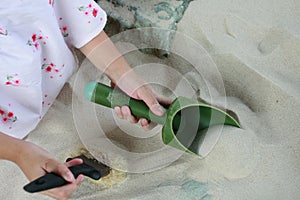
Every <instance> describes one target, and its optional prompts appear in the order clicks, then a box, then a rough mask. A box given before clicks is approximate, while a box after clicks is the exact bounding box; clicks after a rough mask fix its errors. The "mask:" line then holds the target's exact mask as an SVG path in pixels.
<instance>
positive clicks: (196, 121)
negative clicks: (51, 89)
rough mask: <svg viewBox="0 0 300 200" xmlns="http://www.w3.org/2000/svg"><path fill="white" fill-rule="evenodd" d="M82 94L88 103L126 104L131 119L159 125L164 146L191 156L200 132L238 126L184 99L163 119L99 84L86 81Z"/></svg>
mask: <svg viewBox="0 0 300 200" xmlns="http://www.w3.org/2000/svg"><path fill="white" fill-rule="evenodd" d="M84 94H85V97H86V98H87V99H88V100H90V101H92V102H95V103H97V104H100V105H103V106H106V107H110V108H114V107H115V106H124V105H127V106H129V108H130V110H131V112H132V114H133V115H134V116H136V117H139V118H145V119H148V120H151V121H153V122H156V123H158V124H162V125H163V129H162V140H163V142H164V144H167V145H170V146H173V147H175V148H177V149H180V150H183V151H186V152H189V153H192V154H197V152H196V151H195V150H193V149H192V148H190V146H191V144H192V143H193V141H194V139H195V138H196V137H198V135H197V134H199V133H200V132H201V131H202V130H205V129H207V128H209V127H210V126H213V125H223V124H224V125H231V126H235V127H240V124H239V123H238V121H237V120H235V119H234V118H233V117H232V116H230V115H229V114H227V113H226V112H224V111H222V110H220V109H218V108H216V107H213V106H211V105H208V104H204V103H201V102H198V101H197V100H193V99H188V98H186V97H178V98H176V99H175V100H174V101H173V102H172V104H171V105H170V106H169V108H168V109H167V110H166V113H165V114H164V115H163V116H157V115H155V114H153V113H152V112H151V111H150V109H149V108H148V106H147V105H146V104H145V103H144V102H143V101H141V100H136V99H133V98H130V97H129V96H127V95H126V94H125V93H123V92H121V91H120V90H117V89H113V88H111V87H108V86H106V85H104V84H102V83H97V82H89V83H88V84H87V85H86V87H85V90H84Z"/></svg>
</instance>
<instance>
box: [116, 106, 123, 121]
mask: <svg viewBox="0 0 300 200" xmlns="http://www.w3.org/2000/svg"><path fill="white" fill-rule="evenodd" d="M114 110H115V113H116V114H117V116H118V117H119V118H120V119H124V117H123V114H122V111H121V108H120V107H118V106H116V107H115V108H114Z"/></svg>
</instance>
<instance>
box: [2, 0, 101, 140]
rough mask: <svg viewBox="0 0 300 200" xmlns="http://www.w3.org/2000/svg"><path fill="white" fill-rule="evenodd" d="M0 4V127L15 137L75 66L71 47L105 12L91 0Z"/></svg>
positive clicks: (85, 38)
mask: <svg viewBox="0 0 300 200" xmlns="http://www.w3.org/2000/svg"><path fill="white" fill-rule="evenodd" d="M82 5H86V6H85V7H82ZM0 7H1V16H3V17H0V39H1V45H0V94H1V98H0V132H1V133H4V134H7V135H10V136H12V137H16V138H20V139H21V138H24V137H25V136H26V135H28V133H30V132H31V131H32V130H34V129H35V128H36V126H37V125H38V123H39V121H40V120H41V119H42V117H43V116H44V115H45V113H46V112H47V111H48V109H49V107H50V106H51V105H52V104H53V101H54V100H55V99H56V97H57V95H58V94H59V92H60V90H61V89H62V88H63V86H64V84H65V83H66V82H67V81H68V79H69V78H70V77H71V75H72V74H73V73H74V71H75V70H76V67H77V63H76V58H75V57H74V52H73V48H74V47H75V48H80V47H82V46H83V45H85V44H87V43H88V42H89V41H91V40H92V39H93V38H94V37H96V36H97V35H98V34H99V33H100V32H101V31H102V30H103V28H104V26H105V23H106V13H105V12H104V11H103V10H102V9H101V8H100V7H99V6H98V4H97V3H96V2H95V1H93V0H59V1H57V0H22V1H19V0H17V1H11V2H10V4H9V5H6V1H4V2H3V1H0ZM15 8H17V12H12V10H13V9H15ZM78 8H81V10H82V11H79V9H78ZM85 13H86V14H87V15H85ZM99 18H101V19H104V20H103V21H102V22H100V21H99ZM12 22H13V23H12ZM12 105H13V106H12Z"/></svg>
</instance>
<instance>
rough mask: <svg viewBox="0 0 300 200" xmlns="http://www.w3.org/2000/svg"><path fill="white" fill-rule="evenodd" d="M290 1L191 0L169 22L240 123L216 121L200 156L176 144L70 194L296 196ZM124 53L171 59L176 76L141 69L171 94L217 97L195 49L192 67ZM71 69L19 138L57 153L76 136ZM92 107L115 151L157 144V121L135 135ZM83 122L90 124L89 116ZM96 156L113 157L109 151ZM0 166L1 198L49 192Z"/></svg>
mask: <svg viewBox="0 0 300 200" xmlns="http://www.w3.org/2000/svg"><path fill="white" fill-rule="evenodd" d="M299 6H300V4H299V2H296V1H293V0H287V1H275V0H268V1H263V2H262V1H258V0H254V1H253V0H252V1H242V0H233V1H228V0H211V1H202V0H195V1H193V2H191V3H190V6H189V7H188V9H187V10H186V12H185V14H184V16H183V18H182V20H181V21H180V22H179V24H178V26H177V28H178V31H180V32H181V33H184V34H186V35H187V36H189V37H191V38H193V39H194V40H195V41H197V42H198V43H200V44H201V45H202V46H203V48H204V49H205V50H206V51H207V52H208V54H209V55H210V57H211V58H212V60H213V61H214V63H215V64H216V67H217V69H218V73H219V74H220V75H221V78H222V80H223V81H224V88H225V91H226V95H227V98H226V107H227V108H228V109H230V110H232V111H233V112H234V113H235V114H237V116H238V117H239V120H240V123H241V125H242V129H236V128H233V127H224V128H223V130H222V134H221V135H220V138H219V140H218V143H217V144H216V146H215V147H214V148H213V150H212V151H211V152H210V153H209V154H208V156H207V157H206V158H205V159H199V158H197V157H195V156H191V155H187V154H184V155H182V156H181V157H180V158H179V159H177V160H176V161H175V162H173V163H172V164H170V165H169V166H167V167H163V168H161V169H158V170H155V171H152V172H149V173H136V174H134V173H127V174H126V178H125V179H124V178H122V179H121V180H120V181H119V182H118V180H117V181H116V182H117V183H116V184H113V185H112V187H109V188H103V187H101V185H97V184H95V183H93V182H91V181H89V180H85V182H84V184H82V187H80V188H79V190H78V191H77V192H76V193H75V194H74V197H73V199H103V200H105V199H124V200H125V199H135V200H148V199H149V200H150V199H179V200H183V199H191V200H193V199H195V200H196V199H197V200H198V199H205V200H207V199H222V200H235V199H236V200H239V199H288V200H294V199H299V197H300V192H299V189H298V186H299V184H300V176H299V175H300V169H299V165H300V137H299V132H300V123H299V117H300V114H299V110H300V92H299V89H300V82H299V80H300V79H299V75H300V65H299V63H300V62H299V61H300V60H299V55H300V12H299V11H300V7H299ZM175 41H176V39H175ZM186 44H187V43H185V42H184V41H178V42H176V44H175V46H174V49H176V48H180V47H181V48H182V49H183V51H185V52H186V53H187V54H189V55H192V56H194V55H199V52H193V51H192V50H193V48H190V47H187V45H186ZM176 45H177V46H176ZM126 57H127V59H128V60H129V62H130V63H131V64H132V65H134V66H145V67H142V69H143V68H146V69H149V68H150V67H151V66H152V65H149V64H148V65H147V64H146V63H156V64H153V66H156V67H159V66H166V65H168V66H171V67H172V69H174V70H175V71H176V72H180V73H182V74H184V77H185V79H184V80H182V79H180V77H176V75H175V74H174V75H172V76H171V77H169V75H170V74H167V73H166V71H161V72H160V73H159V76H155V77H151V76H150V75H151V74H152V75H153V74H154V75H155V72H154V70H149V72H148V73H144V74H141V76H142V75H144V76H145V78H147V77H148V78H150V79H151V80H150V81H153V82H157V81H161V80H160V79H163V81H162V82H167V83H164V84H166V85H168V86H169V87H170V88H172V87H174V85H175V86H176V85H177V86H178V85H179V86H178V87H174V88H172V89H174V91H176V94H186V95H187V96H188V95H192V96H193V97H194V98H201V99H205V100H208V101H211V100H212V99H211V98H212V97H213V103H215V104H216V105H220V106H224V102H225V97H224V94H223V93H224V91H223V90H222V87H220V85H219V84H218V82H217V81H215V80H216V79H213V78H210V77H208V76H207V77H204V78H203V77H202V76H201V74H198V73H196V72H195V71H193V70H190V69H201V70H202V71H201V72H202V73H203V74H206V73H207V74H212V73H213V72H214V71H210V70H211V69H212V68H211V67H210V66H211V65H208V64H209V63H208V61H207V60H205V59H204V60H201V59H197V57H196V56H194V57H193V58H192V59H191V60H188V61H190V62H196V65H195V66H193V67H192V68H191V66H190V64H189V63H187V62H184V61H182V60H179V59H178V58H177V57H176V56H175V55H171V56H170V58H169V59H164V60H160V59H158V58H155V57H153V56H151V55H144V54H142V53H141V52H132V53H130V54H128V55H127V56H126ZM87 65H88V64H85V67H87ZM153 69H155V68H154V67H153ZM91 72H92V73H91V74H90V75H89V74H85V76H86V77H87V78H89V79H91V80H92V79H93V78H95V77H97V76H98V75H97V74H96V75H95V73H93V71H91ZM167 72H168V71H167ZM211 76H212V77H213V76H216V75H214V74H212V75H211ZM75 78H76V76H74V77H73V79H72V80H71V81H70V83H68V84H66V86H65V87H64V88H63V90H62V92H61V94H60V95H59V97H58V99H57V100H56V101H55V103H54V104H53V106H52V107H51V109H50V110H49V112H48V113H47V114H46V116H45V118H44V119H43V120H42V122H41V123H40V125H39V126H38V128H37V129H36V130H35V131H33V132H32V134H30V136H29V138H28V140H29V141H32V142H34V143H37V144H39V145H41V146H43V147H44V148H45V149H47V150H48V151H50V152H51V153H53V154H54V155H55V156H56V157H57V158H58V159H59V160H61V161H63V160H64V159H65V158H66V157H67V156H68V155H71V154H74V152H78V149H80V148H81V147H82V146H83V144H82V142H81V141H80V138H79V136H78V134H77V130H76V126H75V124H74V119H73V114H72V112H73V113H74V108H73V109H72V94H74V93H73V92H74V91H73V89H74V80H76V79H75ZM98 78H99V77H98ZM181 78H182V77H181ZM186 81H187V85H186V86H185V85H184V84H186ZM207 81H209V82H207ZM179 83H180V84H179ZM157 89H158V90H159V91H160V92H163V93H165V94H167V95H172V93H174V91H172V90H168V89H166V88H161V87H157ZM187 89H188V90H187ZM186 91H192V93H188V94H187V93H186ZM77 93H78V91H75V94H77ZM73 101H77V100H76V98H75V99H74V98H73ZM73 103H74V102H73ZM96 114H97V116H99V117H101V116H102V118H101V120H100V121H101V122H100V123H101V126H102V127H103V129H104V130H106V131H107V132H108V133H110V135H109V136H110V138H111V139H112V140H114V143H115V144H117V145H118V146H119V147H120V148H122V149H123V150H124V151H133V152H148V151H153V150H155V148H161V147H162V146H161V143H160V135H159V131H160V129H159V128H157V129H155V130H154V131H152V132H150V133H149V135H150V136H151V137H148V138H146V139H143V138H142V137H143V136H145V134H147V133H145V132H143V131H141V130H140V129H139V127H138V126H132V125H130V124H128V123H127V122H124V121H121V120H115V116H114V114H113V113H112V112H111V110H108V109H103V108H98V107H97V113H96ZM77 119H80V117H79V118H77ZM112 119H113V120H112ZM75 122H76V119H75ZM87 127H90V129H89V130H91V129H92V127H93V125H91V124H88V126H87ZM120 127H121V128H120ZM216 129H217V128H216ZM97 130H98V129H97V127H96V128H95V131H97ZM216 131H219V130H215V129H211V132H212V133H214V132H216ZM123 133H126V134H123ZM87 134H88V133H87ZM104 156H107V155H104ZM105 159H107V160H110V161H114V162H118V159H117V158H110V157H109V155H108V157H106V158H105ZM151 159H154V160H155V159H156V157H153V158H151ZM142 161H145V162H146V161H148V158H146V157H145V158H144V160H142ZM119 162H120V163H122V162H123V161H122V160H120V161H119ZM117 165H118V163H117V164H115V166H116V168H117ZM150 165H151V167H152V169H155V168H159V167H160V166H156V165H155V163H150ZM0 166H1V167H0V180H1V181H2V184H1V188H0V191H1V192H0V199H49V198H48V197H44V196H41V195H32V194H28V193H26V192H24V191H23V190H22V187H23V186H24V185H25V184H26V183H27V180H26V178H25V176H24V175H23V174H22V172H21V171H20V170H19V169H18V168H17V166H15V165H14V164H12V163H9V162H6V161H1V163H0ZM125 166H126V165H125Z"/></svg>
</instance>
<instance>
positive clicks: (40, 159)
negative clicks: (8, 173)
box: [16, 141, 83, 199]
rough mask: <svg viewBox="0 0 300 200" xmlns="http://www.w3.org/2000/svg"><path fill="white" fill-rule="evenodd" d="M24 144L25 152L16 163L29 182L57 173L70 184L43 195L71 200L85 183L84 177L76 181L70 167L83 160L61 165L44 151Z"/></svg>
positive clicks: (45, 192) (81, 176) (79, 177)
mask: <svg viewBox="0 0 300 200" xmlns="http://www.w3.org/2000/svg"><path fill="white" fill-rule="evenodd" d="M23 144H24V147H23V151H22V152H21V153H20V157H19V158H18V159H17V162H16V163H17V165H18V166H19V167H20V168H21V169H22V171H23V172H24V174H25V175H26V177H27V178H28V180H29V181H33V180H35V179H37V178H39V177H41V176H43V175H45V174H46V173H49V172H54V173H57V174H58V175H61V176H62V177H63V178H64V179H65V180H66V181H68V182H69V184H67V185H65V186H62V187H59V188H54V189H50V190H47V191H44V192H42V194H46V195H48V196H50V197H53V198H55V199H69V198H70V197H71V195H72V194H73V192H75V191H76V189H77V187H78V185H79V184H80V183H81V182H82V181H83V175H79V176H78V177H77V179H75V178H74V176H73V174H72V173H71V171H70V170H69V169H68V167H70V166H74V165H79V164H81V163H82V160H81V159H73V160H71V161H69V162H67V163H60V162H58V161H57V160H56V159H55V158H54V157H52V156H51V155H50V154H49V153H48V152H47V151H45V150H44V149H42V148H40V147H38V146H36V145H34V144H32V143H29V142H25V141H24V143H23Z"/></svg>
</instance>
